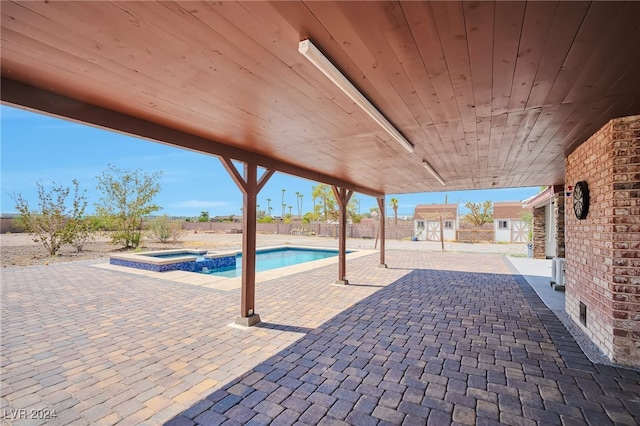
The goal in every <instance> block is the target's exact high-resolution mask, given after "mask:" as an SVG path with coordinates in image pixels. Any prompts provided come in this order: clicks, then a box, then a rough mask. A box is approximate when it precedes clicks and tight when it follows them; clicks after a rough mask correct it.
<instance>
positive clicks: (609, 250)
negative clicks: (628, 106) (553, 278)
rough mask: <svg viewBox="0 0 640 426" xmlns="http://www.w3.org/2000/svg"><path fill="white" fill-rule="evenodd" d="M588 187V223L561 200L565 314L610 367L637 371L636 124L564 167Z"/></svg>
mask: <svg viewBox="0 0 640 426" xmlns="http://www.w3.org/2000/svg"><path fill="white" fill-rule="evenodd" d="M582 180H584V181H586V182H587V184H588V185H589V194H590V208H589V214H588V216H587V218H586V219H584V220H578V219H577V218H576V216H575V214H574V212H573V197H572V196H571V197H567V198H566V214H565V219H566V232H565V240H566V262H567V263H566V277H565V278H566V310H567V312H568V313H569V315H570V316H571V317H572V318H573V319H574V321H575V322H576V323H577V324H580V320H579V316H580V308H579V304H580V302H582V303H584V304H585V305H586V306H587V326H586V328H585V327H583V328H584V330H585V331H586V333H587V334H588V335H589V336H590V337H591V339H592V340H593V341H594V342H595V343H597V344H598V346H600V348H601V349H602V350H603V351H604V352H605V353H606V354H607V356H609V357H610V358H611V359H612V360H613V361H615V362H618V363H621V364H629V365H640V250H639V249H640V205H639V204H638V200H639V199H640V116H634V117H626V118H620V119H615V120H612V121H610V122H609V123H607V124H606V125H605V126H604V127H603V128H602V129H600V130H599V131H598V132H597V133H596V134H594V135H593V136H592V137H591V138H589V139H588V140H587V141H586V142H584V143H583V144H582V145H580V146H579V147H578V148H577V149H576V150H575V151H574V152H573V153H572V154H571V155H569V157H568V158H567V160H566V181H565V183H566V185H572V186H574V185H575V184H576V182H578V181H582Z"/></svg>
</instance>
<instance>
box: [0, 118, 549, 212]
mask: <svg viewBox="0 0 640 426" xmlns="http://www.w3.org/2000/svg"><path fill="white" fill-rule="evenodd" d="M0 118H1V145H0V147H1V151H0V154H1V160H0V165H1V192H2V198H1V204H0V211H1V212H2V213H15V211H16V210H15V203H14V202H13V200H12V198H11V194H14V193H20V194H22V196H23V197H24V198H25V199H26V200H28V201H29V203H30V205H31V206H32V207H33V206H36V205H37V187H36V182H38V181H40V182H42V183H43V185H45V187H47V186H48V185H50V184H51V182H56V183H58V184H62V185H64V186H71V184H72V180H73V179H78V181H79V182H80V188H81V189H86V191H87V192H86V195H87V198H88V200H89V205H88V207H87V213H88V214H90V213H92V212H93V211H94V208H93V203H94V202H95V201H97V200H98V198H99V194H98V192H97V190H96V185H97V180H96V176H98V175H100V174H102V172H103V171H105V170H106V168H107V165H108V164H113V165H114V166H116V167H118V168H120V169H130V170H131V169H138V168H141V169H143V170H145V171H148V172H153V171H158V170H159V171H162V172H163V176H162V179H161V180H160V185H161V192H160V194H159V195H158V197H157V198H156V202H157V203H158V204H159V205H160V206H162V207H163V210H162V211H161V212H160V213H161V214H163V213H166V214H168V215H170V216H198V215H199V214H200V212H201V211H203V210H206V211H208V212H209V213H210V215H211V216H217V215H225V216H226V215H230V214H240V213H241V211H240V207H242V195H241V194H240V191H239V190H238V188H237V187H236V185H235V184H234V183H233V181H232V180H231V178H230V177H229V175H228V174H227V172H226V170H225V169H224V168H223V167H222V165H221V164H220V161H219V160H218V158H216V157H212V156H207V155H203V154H197V153H194V152H191V151H187V150H183V149H178V148H174V147H170V146H166V145H162V144H159V143H154V142H149V141H146V140H142V139H137V138H133V137H129V136H124V135H121V134H117V133H114V132H108V131H105V130H100V129H96V128H93V127H89V126H84V125H80V124H76V123H72V122H69V121H64V120H59V119H56V118H52V117H48V116H45V115H41V114H35V113H31V112H27V111H23V110H20V109H15V108H11V107H7V106H4V105H3V106H0ZM314 185H316V183H315V182H312V181H308V180H305V179H300V178H296V177H293V176H289V175H285V174H282V173H276V174H275V175H274V176H273V177H272V178H271V179H270V180H269V182H268V183H267V184H266V185H265V187H264V188H263V190H262V191H261V192H260V194H259V195H258V204H260V208H261V209H266V207H267V198H271V200H272V201H271V207H272V208H273V214H274V215H280V214H281V212H282V207H281V205H282V189H285V190H286V191H285V203H286V204H287V205H291V206H293V213H294V214H297V207H296V195H295V193H296V192H300V193H301V194H303V198H302V201H303V209H302V210H303V213H304V212H306V211H310V210H311V209H312V200H311V187H312V186H314ZM538 190H539V188H538V187H535V188H514V189H499V190H475V191H449V192H434V193H419V194H400V195H393V194H389V195H388V196H387V204H388V203H389V201H388V200H389V198H391V197H393V196H395V197H396V198H398V201H399V208H398V215H399V216H405V215H409V216H410V215H412V214H413V209H414V207H415V206H416V204H430V203H442V202H444V199H445V195H447V196H448V200H449V202H450V203H456V202H457V203H461V204H464V203H465V202H466V201H473V202H481V201H486V200H491V201H515V200H523V199H525V198H528V197H530V196H532V195H534V194H536V193H537V192H538ZM356 197H357V198H358V199H360V205H361V212H363V213H364V212H368V211H369V208H370V207H376V206H377V204H376V201H375V199H374V198H372V197H368V196H365V195H362V194H356ZM387 214H389V215H391V214H392V210H391V208H390V207H389V210H388V212H387Z"/></svg>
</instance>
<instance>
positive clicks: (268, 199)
mask: <svg viewBox="0 0 640 426" xmlns="http://www.w3.org/2000/svg"><path fill="white" fill-rule="evenodd" d="M267 215H269V216H271V198H267Z"/></svg>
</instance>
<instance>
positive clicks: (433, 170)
mask: <svg viewBox="0 0 640 426" xmlns="http://www.w3.org/2000/svg"><path fill="white" fill-rule="evenodd" d="M422 165H423V166H424V168H425V169H427V170H429V173H431V174H432V175H433V177H434V178H436V179H437V180H438V182H440V183H441V184H442V186H445V185H446V184H445V182H444V179H442V177H440V175H439V174H438V172H436V171H435V169H434V168H433V167H431V164H429V162H427V161H424V160H423V161H422Z"/></svg>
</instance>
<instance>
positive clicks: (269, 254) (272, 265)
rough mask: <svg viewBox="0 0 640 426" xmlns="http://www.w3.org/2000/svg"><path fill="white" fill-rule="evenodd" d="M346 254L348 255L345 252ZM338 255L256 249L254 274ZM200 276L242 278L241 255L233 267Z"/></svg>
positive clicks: (315, 250)
mask: <svg viewBox="0 0 640 426" xmlns="http://www.w3.org/2000/svg"><path fill="white" fill-rule="evenodd" d="M347 253H350V252H349V251H347ZM337 255H338V250H334V249H320V248H303V247H278V248H271V249H262V250H260V249H258V250H257V251H256V272H261V271H267V270H270V269H276V268H283V267H285V266H291V265H297V264H299V263H305V262H311V261H314V260H320V259H326V258H328V257H334V256H337ZM200 273H202V274H209V275H216V276H219V277H227V278H233V277H240V276H242V254H237V255H236V264H235V266H228V267H221V268H215V269H211V270H207V271H204V270H203V271H200Z"/></svg>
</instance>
